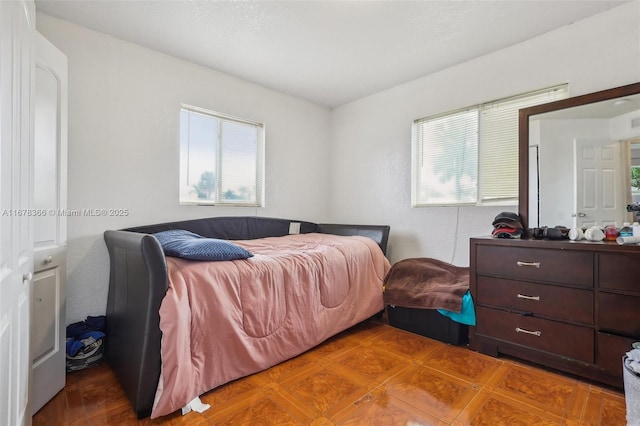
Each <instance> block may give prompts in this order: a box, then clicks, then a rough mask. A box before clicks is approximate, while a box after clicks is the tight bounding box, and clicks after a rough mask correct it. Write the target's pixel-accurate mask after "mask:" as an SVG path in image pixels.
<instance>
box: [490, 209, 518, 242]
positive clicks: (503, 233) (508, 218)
mask: <svg viewBox="0 0 640 426" xmlns="http://www.w3.org/2000/svg"><path fill="white" fill-rule="evenodd" d="M492 225H493V232H492V233H491V235H492V236H493V237H494V238H521V237H522V234H523V232H524V230H523V226H522V221H521V220H520V216H519V215H518V214H517V213H513V212H502V213H500V214H498V215H497V216H496V217H495V218H494V219H493V223H492Z"/></svg>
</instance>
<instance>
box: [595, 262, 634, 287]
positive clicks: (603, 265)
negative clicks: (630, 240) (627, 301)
mask: <svg viewBox="0 0 640 426" xmlns="http://www.w3.org/2000/svg"><path fill="white" fill-rule="evenodd" d="M598 279H599V286H600V288H606V289H611V290H623V291H631V292H636V293H638V294H640V260H639V259H638V256H637V255H624V254H611V253H600V254H599V255H598Z"/></svg>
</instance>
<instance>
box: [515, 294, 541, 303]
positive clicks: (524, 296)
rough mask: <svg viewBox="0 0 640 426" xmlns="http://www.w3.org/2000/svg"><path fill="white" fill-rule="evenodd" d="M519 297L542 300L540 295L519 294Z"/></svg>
mask: <svg viewBox="0 0 640 426" xmlns="http://www.w3.org/2000/svg"><path fill="white" fill-rule="evenodd" d="M517 297H518V299H527V300H535V301H536V302H539V301H540V296H527V295H526V294H518V296H517Z"/></svg>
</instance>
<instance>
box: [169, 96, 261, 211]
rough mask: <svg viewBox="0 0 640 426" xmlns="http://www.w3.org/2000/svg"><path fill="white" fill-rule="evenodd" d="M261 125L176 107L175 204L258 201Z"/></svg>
mask: <svg viewBox="0 0 640 426" xmlns="http://www.w3.org/2000/svg"><path fill="white" fill-rule="evenodd" d="M263 158H264V126H263V125H262V124H260V123H254V122H250V121H247V120H242V119H238V118H233V117H229V116H226V115H222V114H218V113H216V112H211V111H206V110H203V109H200V108H195V107H187V106H183V107H182V108H181V109H180V203H181V204H207V205H212V204H224V205H243V206H260V205H262V176H263V175H264V166H263Z"/></svg>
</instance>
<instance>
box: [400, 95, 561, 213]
mask: <svg viewBox="0 0 640 426" xmlns="http://www.w3.org/2000/svg"><path fill="white" fill-rule="evenodd" d="M567 96H568V88H567V85H561V86H557V87H553V88H548V89H544V90H540V91H535V92H530V93H526V94H522V95H518V96H514V97H510V98H506V99H501V100H498V101H493V102H487V103H484V104H481V105H478V106H474V107H469V108H466V109H464V110H458V111H454V112H450V113H446V114H439V115H436V116H431V117H426V118H422V119H418V120H415V121H414V124H413V138H412V144H413V150H412V153H413V154H412V155H413V161H412V165H413V166H412V167H413V171H412V205H414V206H428V205H458V204H491V203H498V202H517V198H518V110H519V109H521V108H525V107H529V106H533V105H538V104H542V103H547V102H551V101H554V100H558V99H563V98H566V97H567Z"/></svg>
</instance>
